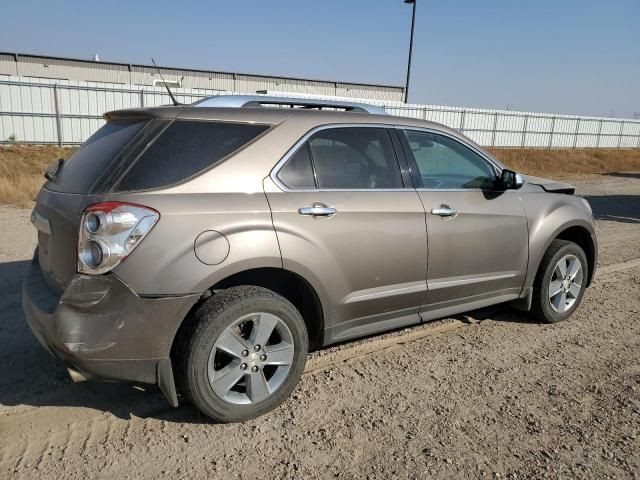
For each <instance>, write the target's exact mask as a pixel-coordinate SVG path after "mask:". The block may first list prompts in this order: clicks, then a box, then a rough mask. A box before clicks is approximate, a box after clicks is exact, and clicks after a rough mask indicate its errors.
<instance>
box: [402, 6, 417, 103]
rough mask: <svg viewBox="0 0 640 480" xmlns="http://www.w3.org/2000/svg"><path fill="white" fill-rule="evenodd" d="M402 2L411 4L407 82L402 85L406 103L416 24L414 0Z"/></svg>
mask: <svg viewBox="0 0 640 480" xmlns="http://www.w3.org/2000/svg"><path fill="white" fill-rule="evenodd" d="M404 3H407V4H409V5H411V6H412V12H411V37H410V38H409V60H408V62H407V82H406V83H405V87H404V103H407V100H408V99H409V78H410V77H411V55H412V54H413V29H414V27H415V24H416V0H404Z"/></svg>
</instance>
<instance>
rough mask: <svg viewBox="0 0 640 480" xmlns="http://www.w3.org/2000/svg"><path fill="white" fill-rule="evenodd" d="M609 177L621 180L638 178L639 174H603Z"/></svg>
mask: <svg viewBox="0 0 640 480" xmlns="http://www.w3.org/2000/svg"><path fill="white" fill-rule="evenodd" d="M604 175H607V176H609V177H622V178H640V173H635V172H612V173H605V174H604Z"/></svg>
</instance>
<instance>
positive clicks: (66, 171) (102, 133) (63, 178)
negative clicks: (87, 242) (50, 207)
mask: <svg viewBox="0 0 640 480" xmlns="http://www.w3.org/2000/svg"><path fill="white" fill-rule="evenodd" d="M148 123H149V120H148V119H145V120H129V121H116V122H108V123H106V124H105V125H103V126H102V127H101V128H100V129H99V130H98V131H97V132H95V133H94V134H93V135H91V137H89V139H88V140H87V141H86V142H85V143H84V144H83V145H82V147H80V149H79V150H78V151H76V152H75V153H74V154H73V155H71V157H70V158H69V159H68V160H67V161H66V162H65V163H64V164H63V166H62V168H61V169H60V171H59V172H58V175H56V178H55V181H54V182H49V183H48V184H47V188H48V189H49V190H53V191H56V192H65V193H88V192H90V191H91V188H92V186H93V185H94V184H95V183H96V181H97V180H98V178H99V177H100V176H101V175H102V174H103V173H104V172H105V171H107V170H109V169H110V168H111V166H112V164H113V163H114V161H115V160H116V159H117V158H118V155H119V154H120V152H122V150H123V149H124V148H125V147H126V145H127V144H128V143H129V142H131V140H132V139H133V138H134V137H135V136H136V134H137V133H138V132H140V130H142V128H143V127H144V126H145V125H147V124H148Z"/></svg>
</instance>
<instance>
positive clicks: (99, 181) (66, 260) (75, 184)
mask: <svg viewBox="0 0 640 480" xmlns="http://www.w3.org/2000/svg"><path fill="white" fill-rule="evenodd" d="M159 123H165V124H166V122H160V121H158V120H152V119H150V118H148V117H147V118H144V117H137V118H129V119H121V120H118V121H112V122H108V123H107V124H105V125H104V126H103V127H102V128H100V129H99V130H98V131H97V132H96V133H95V134H93V135H92V136H91V137H90V138H89V139H88V140H87V141H86V142H85V143H84V144H83V145H82V147H80V149H78V150H77V151H76V152H75V153H74V154H73V155H72V156H71V157H70V158H69V159H68V160H67V161H66V162H64V163H63V164H62V165H60V166H59V167H58V168H57V169H56V167H55V166H54V167H52V168H51V170H50V173H51V176H50V177H49V178H50V179H49V181H47V183H46V184H45V185H44V187H43V188H42V189H41V191H40V193H39V194H38V197H37V199H36V206H35V208H34V211H33V213H32V221H33V223H34V225H35V226H36V228H37V229H38V261H39V263H40V268H41V270H42V273H43V277H44V280H45V282H46V283H47V285H48V286H49V287H50V288H51V289H52V290H53V291H54V292H56V293H57V294H61V293H62V292H63V291H64V290H65V289H66V287H67V285H68V284H69V282H70V281H71V279H72V277H73V275H74V274H75V272H76V249H77V242H78V225H79V222H80V217H81V215H82V211H83V210H84V209H85V208H86V207H87V206H88V205H91V204H92V203H96V202H98V201H100V200H102V199H104V195H105V193H107V192H109V190H110V188H111V186H112V185H113V182H114V181H115V179H117V178H118V176H119V172H120V173H121V172H122V171H123V170H124V168H125V167H126V165H127V164H128V163H129V162H130V160H131V159H132V158H135V156H136V155H137V154H138V153H139V152H140V151H141V149H142V148H143V147H144V144H146V142H147V141H148V140H146V141H145V139H148V138H149V135H153V133H154V132H156V131H158V129H159V128H162V125H159Z"/></svg>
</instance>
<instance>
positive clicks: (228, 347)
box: [176, 286, 308, 422]
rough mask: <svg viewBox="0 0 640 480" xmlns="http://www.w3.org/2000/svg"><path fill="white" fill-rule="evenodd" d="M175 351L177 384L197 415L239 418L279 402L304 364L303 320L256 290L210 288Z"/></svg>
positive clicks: (279, 301)
mask: <svg viewBox="0 0 640 480" xmlns="http://www.w3.org/2000/svg"><path fill="white" fill-rule="evenodd" d="M190 330H191V331H186V332H183V334H182V335H181V338H180V339H179V344H178V348H177V350H176V361H177V372H176V373H177V375H178V377H179V384H180V389H181V391H182V393H183V394H184V395H186V396H187V397H188V398H189V399H190V400H191V401H192V403H193V404H194V405H195V406H196V407H197V408H198V409H199V410H200V411H201V412H202V413H204V414H205V415H207V416H209V417H211V418H213V419H214V420H217V421H221V422H233V421H240V420H247V419H250V418H254V417H257V416H259V415H262V414H264V413H266V412H268V411H270V410H272V409H274V408H275V407H277V406H278V405H279V404H280V403H282V402H283V401H284V400H285V399H286V398H287V397H288V395H289V394H290V393H291V391H292V390H293V389H294V387H295V386H296V384H297V383H298V380H299V378H300V376H301V375H302V371H303V369H304V364H305V361H306V355H307V351H308V338H307V331H306V327H305V323H304V320H303V319H302V317H301V316H300V313H299V312H298V311H297V310H296V308H295V307H294V306H293V305H292V304H291V303H290V302H289V301H287V300H286V299H285V298H283V297H281V296H280V295H277V294H276V293H274V292H272V291H271V290H267V289H265V288H261V287H252V286H246V287H233V288H229V289H227V290H224V291H222V292H219V293H216V294H215V295H213V296H212V297H210V298H209V299H208V300H206V301H205V302H204V303H203V304H202V305H201V306H200V308H198V310H197V311H196V313H195V318H194V319H193V322H192V323H191V329H190Z"/></svg>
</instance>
